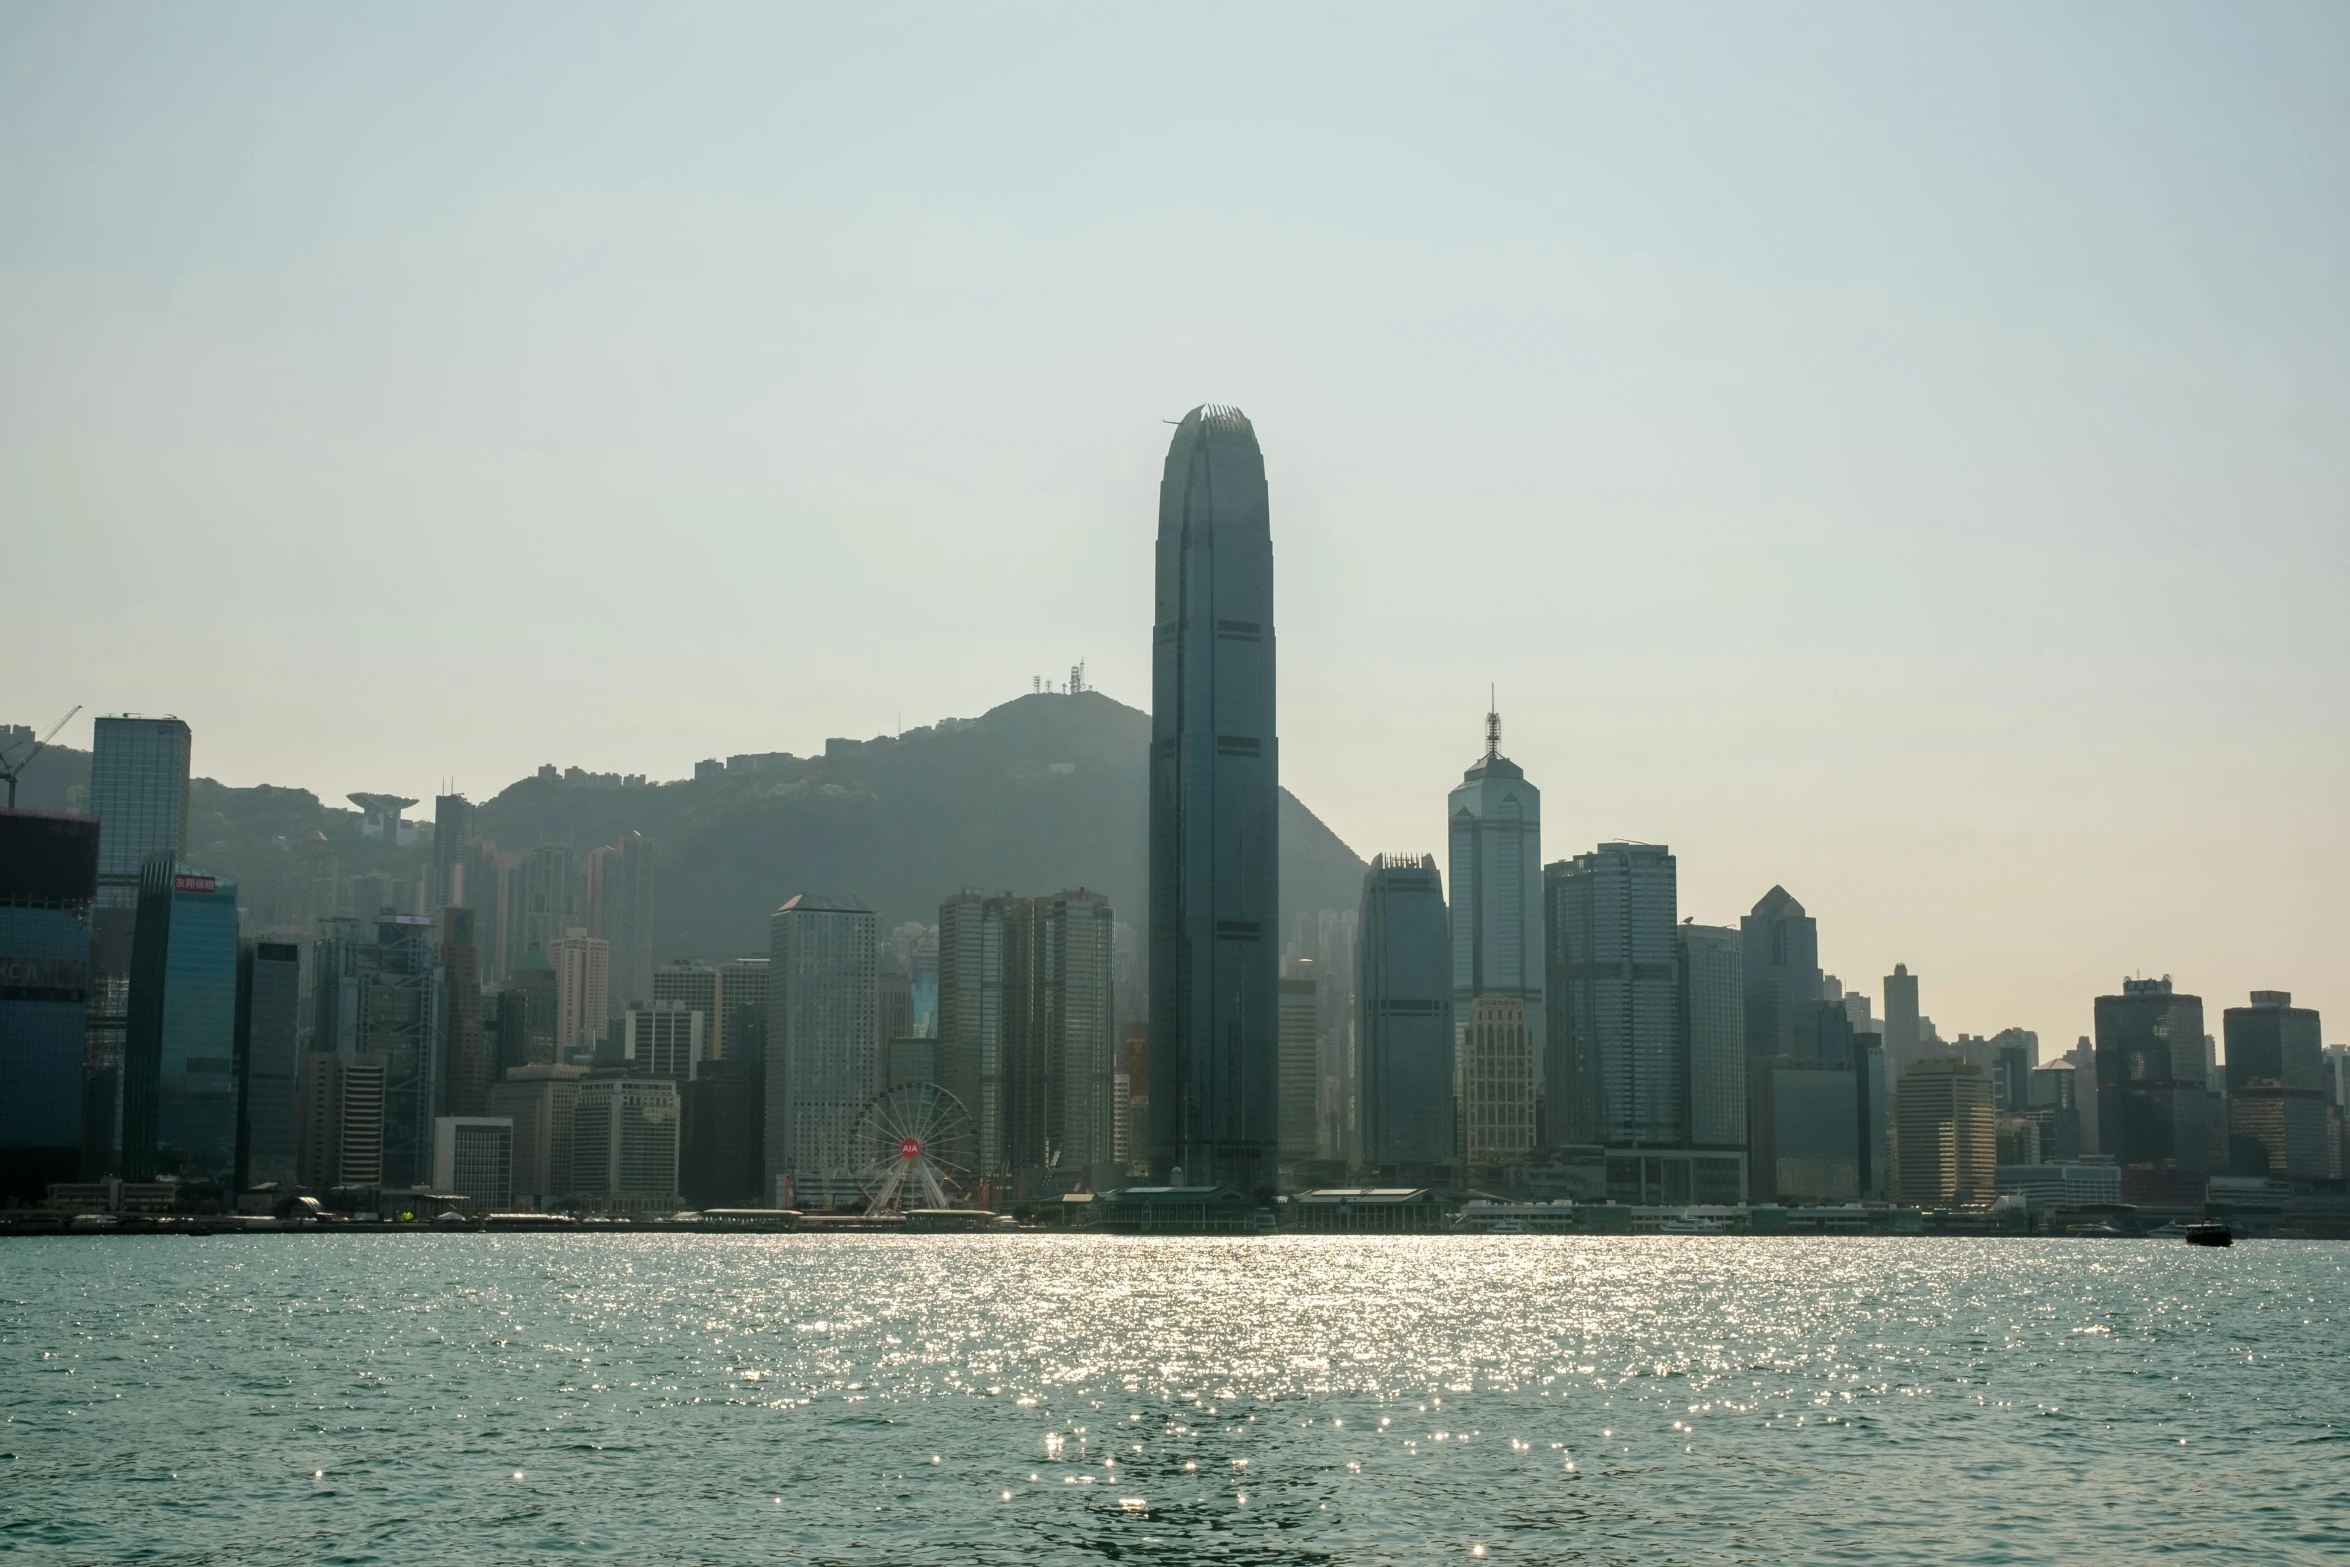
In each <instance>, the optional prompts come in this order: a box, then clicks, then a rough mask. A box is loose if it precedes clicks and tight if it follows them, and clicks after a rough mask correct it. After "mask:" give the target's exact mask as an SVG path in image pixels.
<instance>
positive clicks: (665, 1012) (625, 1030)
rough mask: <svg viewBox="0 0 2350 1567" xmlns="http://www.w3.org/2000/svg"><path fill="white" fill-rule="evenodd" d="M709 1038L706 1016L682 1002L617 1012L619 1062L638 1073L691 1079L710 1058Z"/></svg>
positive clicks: (647, 1005)
mask: <svg viewBox="0 0 2350 1567" xmlns="http://www.w3.org/2000/svg"><path fill="white" fill-rule="evenodd" d="M713 972H714V971H713ZM708 1040H709V1020H708V1018H707V1017H705V1016H704V1015H703V1014H702V1013H701V1012H700V1011H698V1010H695V1009H694V1008H691V1007H689V1006H688V1005H687V1004H686V1003H685V1002H683V1001H648V1002H646V1003H644V1004H643V1005H641V1006H635V1007H631V1008H629V1009H628V1010H627V1011H626V1012H623V1013H621V1014H620V1059H621V1062H622V1063H623V1064H624V1065H625V1067H626V1068H627V1070H628V1071H630V1072H632V1073H636V1074H639V1075H641V1076H646V1077H666V1078H668V1079H670V1080H671V1081H673V1082H679V1083H690V1082H692V1081H693V1080H694V1079H695V1078H697V1077H699V1076H700V1075H701V1065H702V1063H703V1062H704V1061H706V1060H708V1059H709V1050H708Z"/></svg>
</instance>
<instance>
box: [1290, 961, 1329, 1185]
mask: <svg viewBox="0 0 2350 1567" xmlns="http://www.w3.org/2000/svg"><path fill="white" fill-rule="evenodd" d="M1298 967H1300V968H1302V969H1304V970H1305V972H1304V973H1303V974H1301V975H1300V976H1298V977H1296V978H1293V979H1284V980H1283V981H1282V982H1281V1162H1282V1163H1284V1164H1290V1163H1294V1162H1296V1161H1298V1160H1302V1159H1315V1158H1319V1157H1320V1156H1321V1148H1322V1139H1321V1135H1320V1134H1321V1124H1320V1122H1321V1117H1320V1115H1319V1114H1318V1111H1319V1108H1320V1107H1319V1105H1318V1103H1317V1101H1318V1100H1319V1098H1320V1088H1321V1079H1322V1051H1321V1039H1320V1037H1319V1036H1320V1034H1321V1021H1322V1019H1321V1008H1320V1005H1319V998H1318V997H1317V996H1316V995H1315V993H1314V992H1315V980H1314V974H1313V970H1312V963H1311V960H1310V959H1309V960H1307V961H1306V962H1304V963H1301V964H1299V965H1298Z"/></svg>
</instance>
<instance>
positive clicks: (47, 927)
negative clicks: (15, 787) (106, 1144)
mask: <svg viewBox="0 0 2350 1567" xmlns="http://www.w3.org/2000/svg"><path fill="white" fill-rule="evenodd" d="M100 831H101V829H100V827H99V824H98V823H97V822H95V821H92V820H91V819H90V818H88V817H86V816H47V815H41V814H39V813H36V812H31V811H5V812H0V1204H4V1203H8V1202H38V1201H39V1200H40V1199H41V1197H42V1196H43V1194H44V1193H45V1192H46V1191H47V1190H48V1188H49V1186H50V1184H51V1183H53V1182H70V1181H78V1180H81V1179H82V1178H83V1166H82V1157H81V1155H82V1139H83V1132H84V1107H85V1101H84V1093H83V1090H84V1082H83V1056H84V1046H85V1038H86V1029H87V1021H86V1014H87V1012H88V1009H89V1005H90V956H91V955H90V917H91V916H90V911H91V904H92V903H93V901H94V900H95V899H96V897H97V894H98V844H99V836H100ZM89 1173H90V1177H91V1178H93V1179H94V1178H96V1177H97V1176H98V1175H100V1174H102V1173H103V1171H102V1170H100V1169H99V1168H96V1167H95V1165H94V1167H93V1168H92V1169H91V1170H90V1172H89Z"/></svg>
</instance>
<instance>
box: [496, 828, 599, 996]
mask: <svg viewBox="0 0 2350 1567" xmlns="http://www.w3.org/2000/svg"><path fill="white" fill-rule="evenodd" d="M514 877H515V889H514V893H513V895H512V896H511V897H510V898H509V899H508V907H507V914H508V917H509V918H510V920H511V921H512V930H511V932H510V933H509V935H508V936H507V938H506V963H507V966H508V967H509V968H519V967H521V966H522V965H523V964H524V963H527V962H529V961H530V955H531V953H533V952H548V953H551V952H553V950H554V947H555V943H556V942H557V941H558V940H560V939H561V938H562V936H563V933H564V932H565V931H567V930H570V929H571V928H572V927H573V926H579V927H580V928H581V929H585V928H586V927H585V925H584V924H583V922H582V920H581V917H580V912H581V911H580V876H579V866H578V863H577V861H576V860H575V859H574V858H573V856H572V853H571V845H569V844H567V843H542V844H540V845H539V846H538V847H537V848H535V849H533V850H531V851H530V852H529V853H528V854H526V855H524V856H522V858H521V862H520V864H519V865H517V866H516V868H515V872H514ZM549 961H552V959H550V960H549Z"/></svg>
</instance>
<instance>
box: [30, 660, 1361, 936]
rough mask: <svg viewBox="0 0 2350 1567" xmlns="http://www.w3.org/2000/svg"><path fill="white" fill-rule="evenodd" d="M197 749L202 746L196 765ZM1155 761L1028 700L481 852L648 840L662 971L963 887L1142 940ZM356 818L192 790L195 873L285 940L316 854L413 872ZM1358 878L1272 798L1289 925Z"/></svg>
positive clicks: (929, 903) (1351, 861) (1145, 750)
mask: <svg viewBox="0 0 2350 1567" xmlns="http://www.w3.org/2000/svg"><path fill="white" fill-rule="evenodd" d="M202 743H203V737H202V735H201V734H199V735H198V736H197V744H198V747H199V755H200V754H201V746H202ZM1149 749H1150V715H1149V714H1147V713H1144V712H1142V711H1140V710H1138V709H1136V708H1131V707H1128V706H1126V705H1125V704H1124V703H1122V702H1118V701H1116V700H1114V699H1112V698H1110V697H1107V696H1104V695H1102V694H1101V693H1099V692H1095V691H1086V692H1080V693H1077V694H1075V695H1063V694H1060V693H1055V692H1040V693H1035V694H1032V695H1028V696H1023V697H1019V698H1017V699H1015V700H1013V701H1010V702H1007V703H1005V704H1003V705H1002V706H1001V707H997V708H994V709H992V710H990V711H989V712H987V713H985V714H983V715H982V716H980V717H978V718H976V719H968V720H948V721H945V722H942V723H940V724H937V725H933V726H930V727H926V728H922V729H915V730H909V731H907V732H906V733H905V734H904V735H903V736H887V737H882V738H879V739H875V740H869V741H834V742H831V743H830V744H828V745H827V747H826V754H825V755H823V756H809V757H792V756H786V755H784V754H782V753H774V754H771V755H767V756H761V757H755V758H745V760H746V762H747V763H750V764H752V765H747V766H745V767H743V768H740V769H735V768H730V769H727V770H725V771H723V772H721V773H719V774H718V775H716V776H713V777H706V778H700V779H695V780H688V781H680V782H674V783H662V784H646V785H633V786H629V787H616V786H614V785H613V784H611V783H610V782H608V781H602V780H595V781H590V780H585V779H582V780H579V781H570V780H566V779H564V778H563V777H561V776H560V775H557V776H554V777H548V776H544V775H541V776H535V777H530V778H525V779H522V780H520V781H519V782H517V783H514V784H511V785H509V786H508V787H507V788H506V789H504V790H503V791H501V792H500V793H499V794H498V795H497V796H496V797H495V798H494V799H491V800H488V801H485V802H483V803H482V804H481V807H480V810H479V812H478V814H477V817H476V821H475V831H477V832H478V833H480V834H481V835H482V836H484V837H487V838H491V839H495V840H496V841H497V843H498V845H499V846H500V847H501V848H506V849H527V848H529V847H531V846H532V845H533V844H539V843H563V842H568V843H571V844H574V845H576V846H577V847H579V848H581V849H583V850H584V849H587V848H590V847H593V846H594V845H596V844H601V843H611V842H613V841H615V840H616V839H618V838H619V837H620V836H621V835H622V834H623V833H627V832H631V831H634V832H641V833H643V834H645V836H647V837H648V838H651V839H653V840H655V842H656V845H657V852H658V864H659V871H658V882H657V894H656V896H657V907H656V912H655V931H656V935H655V940H656V942H657V944H658V949H659V954H660V956H662V957H664V958H666V957H669V956H684V955H693V954H700V955H704V956H720V955H725V954H730V953H739V952H756V951H761V950H764V949H765V947H766V945H767V917H768V915H770V914H771V913H773V912H774V910H775V907H776V905H777V904H779V903H781V902H782V901H783V900H784V899H785V898H787V897H789V896H790V895H791V894H793V893H795V892H802V891H821V892H828V893H841V894H851V895H854V896H856V897H859V898H862V899H863V900H864V901H865V902H866V903H867V904H869V905H871V906H872V908H873V910H874V911H875V913H876V914H878V915H879V916H880V919H881V923H882V926H883V928H885V929H886V928H888V927H889V926H892V925H896V924H899V923H902V922H904V921H907V920H916V919H919V920H923V921H930V920H935V919H936V918H937V917H938V905H939V901H940V900H941V899H942V898H944V897H946V896H947V895H948V894H950V893H952V892H954V891H956V890H957V889H959V888H962V887H983V888H986V889H989V890H991V891H993V890H999V889H1001V890H1009V891H1012V892H1018V893H1027V894H1034V893H1046V892H1058V891H1060V890H1061V889H1063V888H1065V887H1090V888H1092V889H1093V890H1095V891H1097V892H1100V893H1103V894H1105V895H1106V896H1107V897H1108V898H1109V899H1110V902H1111V904H1112V906H1113V907H1114V908H1115V909H1116V911H1117V915H1118V918H1119V919H1120V920H1121V921H1124V922H1126V923H1128V924H1131V925H1133V926H1135V927H1136V928H1137V929H1140V928H1141V927H1142V926H1143V924H1144V923H1145V919H1146V914H1145V909H1144V899H1145V897H1146V895H1147V890H1148V885H1149V880H1148V877H1149V873H1148V868H1147V857H1146V849H1147V836H1148V831H1149V795H1148V777H1147V772H1146V766H1147V762H1148V758H1149ZM52 756H54V757H55V760H54V762H52V760H51V758H52ZM36 767H39V768H40V769H41V770H40V772H39V774H38V775H36V774H35V773H34V772H33V771H31V770H28V772H27V775H26V781H25V793H24V797H23V799H22V801H21V803H22V804H23V805H24V806H25V807H27V808H28V809H36V810H59V809H62V808H63V806H64V793H65V787H66V785H67V784H69V783H85V782H87V780H88V777H89V753H87V752H71V751H61V752H54V753H50V754H48V755H44V756H43V757H42V758H41V759H40V762H39V763H37V764H36ZM36 782H37V783H38V785H39V788H38V789H37V791H36V788H35V784H36ZM52 794H54V795H55V797H56V798H55V799H54V800H52V799H50V798H49V796H50V795H52ZM419 810H420V813H421V812H429V810H430V806H429V804H428V805H426V806H423V807H420V808H419ZM353 819H354V813H352V812H350V811H348V810H345V809H342V808H339V807H335V806H328V805H325V804H324V803H322V802H321V801H320V800H319V799H318V798H317V796H315V795H313V794H311V793H310V792H309V791H308V790H304V789H287V788H278V787H272V786H268V785H263V786H261V787H258V788H253V789H232V788H228V787H226V786H224V785H221V784H218V783H215V782H213V781H212V780H210V779H198V780H196V781H195V782H194V784H193V785H192V787H191V790H190V800H189V824H188V838H189V845H188V848H189V858H190V859H191V860H192V861H195V862H196V863H199V864H202V865H204V866H205V867H206V868H207V869H210V870H213V871H215V872H217V873H218V874H220V875H223V876H229V877H234V878H236V879H237V880H238V881H239V882H240V883H243V884H244V890H245V899H244V901H245V902H246V904H247V906H248V907H249V908H251V909H252V910H253V912H254V915H255V917H256V923H259V924H272V923H275V924H281V925H282V924H287V923H291V921H290V920H289V919H288V916H290V915H291V913H292V912H293V909H294V908H295V906H296V905H297V903H298V902H299V899H300V892H299V889H300V887H301V886H303V885H304V884H305V883H304V878H305V876H306V875H308V874H309V873H308V872H307V871H306V870H305V869H304V868H303V861H304V859H305V857H311V858H314V857H315V856H316V855H317V854H318V853H320V852H322V851H323V850H325V849H328V848H331V849H332V851H333V852H334V853H335V854H336V855H337V857H338V858H340V859H341V861H342V863H343V865H344V868H345V871H346V873H348V872H350V871H353V870H359V869H368V868H390V867H391V866H392V865H393V864H394V863H395V862H396V861H404V860H407V859H417V860H421V858H422V853H421V851H418V850H414V849H411V850H407V851H404V853H403V852H402V851H393V850H389V849H386V848H384V847H383V846H381V845H378V844H361V843H360V842H359V841H358V837H357V833H356V830H355V828H354V826H353ZM322 835H323V841H322ZM1364 868H1365V867H1364V864H1363V861H1362V859H1361V858H1360V857H1359V856H1357V855H1356V854H1355V853H1354V851H1353V850H1351V849H1349V848H1348V847H1347V846H1346V844H1345V843H1343V842H1341V841H1340V839H1339V837H1338V835H1337V834H1336V833H1333V832H1332V831H1331V830H1330V829H1329V828H1328V827H1327V826H1325V825H1324V824H1323V822H1322V821H1321V819H1320V818H1319V817H1317V816H1315V815H1314V813H1313V812H1312V811H1310V810H1308V809H1307V808H1306V807H1305V806H1304V805H1303V804H1301V803H1300V802H1299V801H1298V800H1297V798H1296V797H1295V796H1293V795H1292V794H1290V793H1289V791H1288V790H1286V789H1284V790H1283V791H1282V792H1281V903H1282V917H1283V921H1284V923H1285V924H1287V923H1288V922H1289V921H1290V920H1292V919H1293V918H1294V917H1295V916H1296V915H1297V914H1299V913H1310V912H1312V911H1314V910H1317V909H1325V908H1352V907H1354V905H1355V903H1356V901H1357V900H1358V899H1359V898H1360V896H1361V894H1362V878H1363V871H1364Z"/></svg>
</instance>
